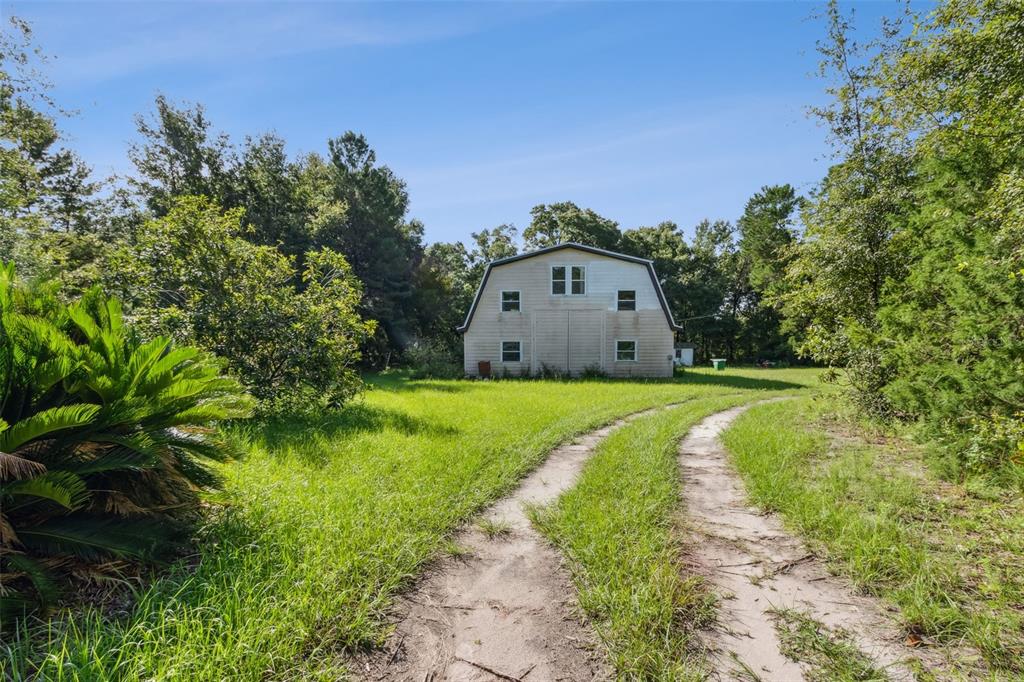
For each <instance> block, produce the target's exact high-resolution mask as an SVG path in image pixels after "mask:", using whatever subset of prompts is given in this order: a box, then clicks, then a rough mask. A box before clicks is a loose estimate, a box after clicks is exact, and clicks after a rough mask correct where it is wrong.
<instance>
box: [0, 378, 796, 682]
mask: <svg viewBox="0 0 1024 682" xmlns="http://www.w3.org/2000/svg"><path fill="white" fill-rule="evenodd" d="M729 374H731V375H732V376H735V377H737V380H738V381H740V380H741V381H742V382H743V383H744V385H745V387H746V388H745V389H744V390H745V392H746V393H747V394H748V395H749V396H750V397H751V398H754V397H756V396H757V395H758V394H760V393H761V392H763V391H764V390H765V389H766V387H767V386H772V385H774V384H773V383H766V384H765V385H764V386H763V385H762V382H778V381H782V382H786V383H787V384H793V385H803V384H810V383H813V382H814V381H816V379H815V375H816V373H815V372H813V371H806V370H803V371H801V370H780V371H771V372H758V371H756V370H752V371H733V372H731V373H729ZM372 381H373V386H374V387H373V389H372V390H370V391H369V392H368V393H367V394H366V395H365V397H364V398H363V399H361V400H360V401H359V402H357V403H355V404H353V405H351V406H349V407H346V408H345V409H344V410H342V411H340V412H336V413H330V414H325V415H323V416H322V417H319V418H316V419H309V418H303V419H278V420H275V421H271V422H267V423H265V424H253V425H248V426H245V427H240V428H238V429H237V430H236V431H235V432H234V433H233V437H234V438H236V439H238V440H239V441H240V442H241V443H242V444H243V445H244V446H245V447H246V449H247V450H248V452H249V454H248V456H247V457H246V458H245V459H244V460H242V461H239V462H234V463H232V464H229V465H227V466H225V467H223V470H222V473H223V474H224V476H225V477H226V480H227V485H226V489H225V491H224V493H222V494H221V495H220V496H218V501H222V502H223V503H224V505H223V506H220V505H218V506H216V507H212V508H211V510H210V513H209V518H208V521H207V523H206V525H205V527H204V528H203V531H202V534H201V537H200V538H199V542H198V544H197V550H196V554H195V555H194V556H191V557H187V558H185V559H183V560H182V561H180V562H178V563H177V564H175V565H174V566H172V567H170V568H169V569H168V570H165V571H164V572H162V573H161V574H160V575H159V576H154V578H155V579H154V580H153V581H151V582H148V583H147V584H145V585H141V586H136V588H135V591H134V593H133V594H130V595H128V597H129V598H127V599H120V600H119V601H117V602H115V604H114V608H112V609H111V608H108V609H106V610H103V611H101V610H99V609H98V608H94V607H81V606H74V607H70V608H69V609H68V610H66V611H64V612H61V613H57V614H55V615H54V617H52V618H51V619H49V620H47V621H29V622H27V623H25V624H24V625H23V626H22V627H21V628H19V629H17V630H13V631H12V630H10V629H8V630H7V631H5V632H3V633H2V635H3V636H2V637H0V668H2V670H0V677H4V676H8V677H11V678H13V679H23V678H25V677H28V676H31V675H37V676H38V677H39V678H40V679H47V680H111V679H125V680H136V679H147V680H178V679H188V680H223V679H233V680H277V679H289V680H290V679H310V680H336V679H338V678H339V677H342V676H344V674H345V654H346V653H347V652H348V651H350V650H352V649H353V648H358V647H363V646H372V645H374V644H376V643H378V642H380V641H381V640H382V638H383V637H384V636H385V635H386V629H385V627H384V624H383V615H384V612H385V609H386V608H387V606H388V605H389V604H390V603H391V600H392V598H393V596H394V595H395V593H396V592H397V591H398V590H400V589H401V588H402V587H403V586H404V585H406V584H407V583H408V582H409V580H410V579H411V578H412V577H413V576H415V575H416V573H417V572H418V571H419V570H420V569H421V567H422V566H423V565H424V563H425V562H426V561H428V560H429V559H430V558H431V556H433V555H434V554H435V553H437V552H442V551H446V552H451V551H455V550H456V549H457V548H453V547H452V545H451V542H450V539H449V536H450V533H451V532H452V531H453V530H454V529H455V528H456V527H457V526H458V525H459V524H461V523H463V522H466V521H468V520H470V519H471V518H472V517H473V516H474V515H475V514H476V513H477V512H479V511H480V510H481V509H482V508H483V507H485V506H486V505H487V504H488V503H490V502H492V501H493V500H495V499H497V498H498V497H500V496H502V495H503V494H505V493H507V492H508V491H510V490H511V489H512V488H513V487H514V486H515V484H516V483H517V481H518V480H519V479H520V478H521V477H522V476H523V475H524V474H526V473H527V472H528V471H529V470H530V469H532V468H533V467H535V466H536V465H537V463H538V462H539V461H541V460H542V459H543V457H544V456H545V454H546V453H547V452H548V451H549V450H550V449H552V448H553V447H554V446H556V445H557V444H558V443H560V442H563V441H565V440H566V439H568V438H570V437H572V436H573V435H575V434H578V433H581V432H584V431H587V430H590V429H593V428H595V427H597V426H599V425H600V424H602V423H606V422H608V421H610V420H612V419H614V418H615V417H617V416H620V415H623V414H627V413H630V412H635V411H638V410H642V409H645V408H648V407H652V406H656V405H663V404H667V403H671V402H677V401H685V400H703V399H707V398H713V397H715V396H718V395H721V394H723V393H726V392H736V391H737V389H736V388H734V387H731V386H727V385H723V384H722V383H721V382H720V381H719V382H716V383H707V382H702V381H699V380H693V379H692V378H691V377H689V376H687V377H684V378H681V379H677V380H674V381H652V382H640V381H635V382H619V381H585V382H562V381H491V382H468V381H409V380H406V379H404V378H402V377H397V376H391V377H379V378H374V379H373V380H372ZM121 596H122V597H123V596H124V595H123V593H122V595H121Z"/></svg>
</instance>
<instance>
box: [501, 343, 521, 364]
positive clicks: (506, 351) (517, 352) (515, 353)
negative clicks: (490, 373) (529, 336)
mask: <svg viewBox="0 0 1024 682" xmlns="http://www.w3.org/2000/svg"><path fill="white" fill-rule="evenodd" d="M522 351H523V342H522V341H502V342H501V361H502V362H520V361H521V360H522V357H523V352H522Z"/></svg>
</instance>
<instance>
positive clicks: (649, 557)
mask: <svg viewBox="0 0 1024 682" xmlns="http://www.w3.org/2000/svg"><path fill="white" fill-rule="evenodd" d="M752 398H753V397H752V396H751V395H750V394H744V393H740V394H733V395H727V396H721V397H711V398H708V399H705V400H701V401H695V402H693V403H687V404H685V405H683V406H680V407H674V408H671V409H669V410H666V411H664V412H659V413H656V414H654V415H652V416H649V417H645V418H643V419H640V420H637V421H635V422H632V423H630V424H628V425H626V426H624V427H622V428H621V429H619V430H618V431H616V432H615V433H613V434H612V435H611V436H609V437H608V438H607V439H606V440H605V441H603V442H602V443H601V444H600V445H599V446H598V448H597V451H596V453H595V454H594V456H593V457H592V458H591V460H590V461H589V462H588V463H587V465H586V467H585V468H584V470H583V472H582V474H581V477H580V481H579V483H578V484H577V485H576V486H575V487H574V488H573V489H572V490H570V491H569V492H567V493H565V494H564V495H563V496H562V497H561V498H559V500H558V502H557V503H555V504H554V505H552V506H551V507H548V508H546V509H543V510H538V511H535V512H534V514H533V516H534V523H535V524H536V525H537V526H538V528H539V529H540V530H541V531H542V532H543V533H544V534H545V535H546V536H547V537H548V538H550V539H551V540H552V541H553V542H554V543H555V544H556V545H558V547H559V548H560V549H561V550H562V552H563V553H564V555H565V556H566V557H567V559H568V562H569V566H570V569H571V571H572V575H573V580H574V582H575V584H576V587H577V590H578V593H579V600H580V604H581V606H582V607H583V609H584V610H585V611H586V612H587V614H588V615H589V616H590V618H591V620H592V622H593V623H594V626H595V628H596V630H597V633H598V635H599V637H600V638H601V640H602V642H603V644H604V645H605V647H606V648H607V650H608V653H609V657H610V660H611V662H612V664H613V665H614V667H615V670H616V672H617V675H618V677H619V678H620V679H635V680H640V679H644V680H650V679H674V680H691V679H692V680H698V679H704V676H705V674H706V669H705V662H704V660H703V656H702V654H701V653H700V651H698V650H697V646H696V641H695V640H694V638H693V635H694V633H695V632H696V631H697V630H699V629H701V628H702V627H704V626H706V625H708V624H710V622H712V621H713V620H714V611H715V608H714V597H713V596H712V595H711V593H710V592H709V591H708V590H707V589H706V588H705V586H704V583H703V581H702V579H701V578H699V577H698V576H696V575H693V574H692V573H691V572H690V571H688V570H687V568H686V567H685V566H683V565H681V563H680V557H681V556H682V555H683V551H682V548H681V546H680V534H679V532H678V529H677V522H678V518H677V514H679V486H680V474H679V465H678V454H677V446H678V442H679V440H680V439H681V438H682V437H683V435H685V433H686V432H687V431H688V430H689V429H690V427H691V426H693V425H694V424H696V423H697V422H698V421H700V420H701V419H702V418H703V417H705V416H707V415H709V414H712V413H714V412H718V411H720V410H724V409H727V408H729V407H732V406H735V405H738V404H741V403H744V402H747V401H750V400H751V399H752Z"/></svg>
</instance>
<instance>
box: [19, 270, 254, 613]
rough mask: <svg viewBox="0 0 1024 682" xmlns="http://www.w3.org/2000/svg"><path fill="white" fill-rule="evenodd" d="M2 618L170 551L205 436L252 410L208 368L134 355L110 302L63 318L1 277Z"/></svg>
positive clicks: (74, 308) (208, 475) (144, 345)
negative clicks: (89, 575)
mask: <svg viewBox="0 0 1024 682" xmlns="http://www.w3.org/2000/svg"><path fill="white" fill-rule="evenodd" d="M0 355H2V357H0V386H2V387H3V394H2V396H0V552H2V555H0V610H3V611H5V612H10V611H12V610H13V611H23V610H25V609H26V608H30V607H33V606H36V605H46V604H47V603H50V602H51V601H52V600H53V599H54V598H55V597H56V596H57V595H58V594H59V592H60V588H61V585H60V577H61V576H66V575H68V574H72V573H76V572H91V571H93V570H94V568H95V566H96V565H99V564H103V563H105V562H109V561H111V560H114V559H122V560H124V559H129V560H142V561H147V560H155V559H159V558H161V557H164V556H167V555H168V553H170V552H173V550H174V548H175V547H176V546H177V544H178V543H177V541H178V539H179V538H180V537H181V533H182V531H183V530H184V529H185V528H186V526H185V524H184V523H183V522H184V521H186V520H187V519H188V515H189V514H190V513H194V511H195V509H196V503H197V491H198V490H200V489H202V488H208V487H212V486H215V485H216V484H217V481H218V479H217V476H216V474H215V472H214V471H213V470H212V469H211V468H210V467H209V466H208V464H207V462H208V461H209V460H222V459H225V458H227V457H230V456H231V454H232V453H231V450H230V449H229V448H228V447H227V444H226V443H225V442H223V441H222V440H221V439H219V438H218V436H217V432H216V431H215V430H214V429H213V428H212V424H213V423H214V422H216V421H218V420H224V419H234V418H239V417H244V416H247V415H248V414H249V412H250V410H251V402H250V399H249V398H248V397H247V396H246V395H245V394H244V392H243V391H242V389H241V387H240V386H239V385H238V383H237V382H235V381H234V380H232V379H230V378H227V377H224V376H222V375H221V368H220V365H219V364H218V363H217V362H216V361H215V359H213V358H212V357H211V356H209V355H207V354H204V353H202V352H200V351H198V350H196V349H194V348H173V347H172V344H171V342H170V340H169V339H166V338H156V339H152V340H150V341H146V342H142V341H140V340H138V339H137V338H135V337H134V336H133V335H132V334H131V332H130V330H128V329H127V328H126V327H125V325H124V322H123V320H122V317H121V309H120V306H119V304H118V303H117V301H115V300H112V299H107V298H105V297H103V296H101V295H100V294H98V293H96V292H93V293H90V294H89V295H88V296H86V297H85V299H83V301H81V302H79V303H76V304H73V305H69V306H66V305H61V304H60V303H58V302H57V301H56V300H55V299H53V298H52V297H47V296H46V295H45V294H39V293H34V292H30V291H27V290H26V289H24V288H22V287H20V286H19V285H18V283H17V282H16V281H15V276H14V271H13V268H12V267H10V266H6V267H3V268H0Z"/></svg>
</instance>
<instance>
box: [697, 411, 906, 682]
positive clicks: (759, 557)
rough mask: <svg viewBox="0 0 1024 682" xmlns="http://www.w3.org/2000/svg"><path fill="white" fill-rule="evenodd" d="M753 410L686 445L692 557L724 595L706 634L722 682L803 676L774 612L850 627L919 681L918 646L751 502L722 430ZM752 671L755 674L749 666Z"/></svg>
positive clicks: (885, 661)
mask: <svg viewBox="0 0 1024 682" xmlns="http://www.w3.org/2000/svg"><path fill="white" fill-rule="evenodd" d="M744 409H746V408H745V407H738V408H734V409H731V410H727V411H725V412H720V413H718V414H715V415H712V416H710V417H708V418H707V419H705V420H704V421H702V422H701V423H699V424H698V425H697V426H695V427H694V428H693V429H692V430H691V431H690V433H689V435H688V436H687V437H686V438H685V439H684V440H683V442H682V443H681V445H680V448H679V462H680V467H681V469H682V474H683V498H684V501H685V504H686V508H687V512H688V517H689V519H690V522H691V523H692V525H693V527H694V533H695V537H694V538H693V540H694V542H693V543H692V547H693V556H692V557H691V561H692V562H694V563H695V564H696V567H697V570H698V571H700V572H701V573H702V574H704V575H705V576H706V577H707V578H708V580H709V581H710V582H711V584H712V585H714V586H715V588H716V592H717V593H718V594H719V595H721V596H722V597H724V598H723V599H722V600H721V601H720V603H719V625H718V627H717V628H716V629H715V630H714V631H712V632H707V633H704V641H705V643H706V644H707V645H708V646H709V648H710V649H711V650H712V652H713V659H714V662H715V663H716V670H717V672H716V674H715V678H716V679H743V680H750V679H753V676H752V675H751V673H753V674H754V675H756V676H757V679H760V680H763V681H765V682H768V681H769V680H784V681H786V682H789V681H791V680H802V679H804V676H803V671H802V669H801V666H800V665H799V664H797V663H795V662H793V661H791V660H789V659H788V658H786V657H785V656H783V655H782V654H781V653H780V652H779V639H778V635H777V633H776V630H775V624H774V621H773V618H772V616H771V610H772V609H786V608H792V609H797V610H799V611H802V612H804V613H808V614H809V615H810V616H811V617H813V618H815V619H816V620H818V621H820V622H822V623H824V624H825V625H828V626H829V627H842V628H844V629H846V630H847V631H849V632H850V633H851V634H852V636H853V639H854V642H855V643H856V644H857V646H858V647H859V648H860V650H861V651H863V652H864V653H865V654H867V655H868V656H869V657H871V658H872V659H873V660H874V661H875V663H876V665H878V666H880V667H883V668H884V669H885V670H886V672H887V673H888V674H889V676H890V677H891V678H892V679H894V680H912V679H914V677H913V674H912V673H911V671H910V670H909V669H908V668H907V667H906V666H905V665H904V664H903V661H904V660H905V659H907V658H909V657H917V652H915V651H912V650H911V649H909V648H907V647H905V646H903V644H902V642H901V633H900V631H899V629H898V628H897V627H896V626H895V625H894V624H893V623H892V621H890V620H889V619H888V618H886V617H885V615H884V614H883V612H882V610H881V608H880V606H879V604H878V603H877V602H876V601H874V600H872V599H869V598H866V597H862V596H859V595H856V594H854V592H853V590H852V589H851V587H850V586H849V585H848V584H846V583H844V581H842V580H840V579H839V578H836V577H834V576H832V575H830V574H829V572H828V571H827V570H826V569H825V566H824V565H823V564H822V563H821V562H820V561H819V560H818V559H817V558H815V557H814V556H813V555H812V554H811V553H810V552H809V551H808V550H807V548H806V547H805V546H804V545H803V544H802V543H801V542H800V541H799V540H797V539H796V538H794V537H793V536H792V535H790V534H788V533H787V532H786V531H785V530H784V528H783V526H782V523H781V521H780V520H779V519H778V518H776V517H775V516H772V515H764V514H762V513H760V512H759V511H758V510H757V509H756V508H754V507H751V506H750V505H749V504H748V502H747V500H746V495H745V493H744V488H743V484H742V481H741V480H740V478H739V476H738V475H737V473H736V472H735V471H734V470H733V468H732V466H731V464H730V463H729V461H728V459H727V454H726V453H725V451H724V449H723V447H722V445H721V443H720V442H719V440H718V435H719V434H720V433H721V432H722V431H723V430H724V429H725V428H726V427H727V426H728V425H729V424H730V423H731V422H732V421H733V420H734V419H735V418H736V417H737V416H739V415H740V414H741V413H742V412H743V410H744ZM744 668H746V670H744Z"/></svg>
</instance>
